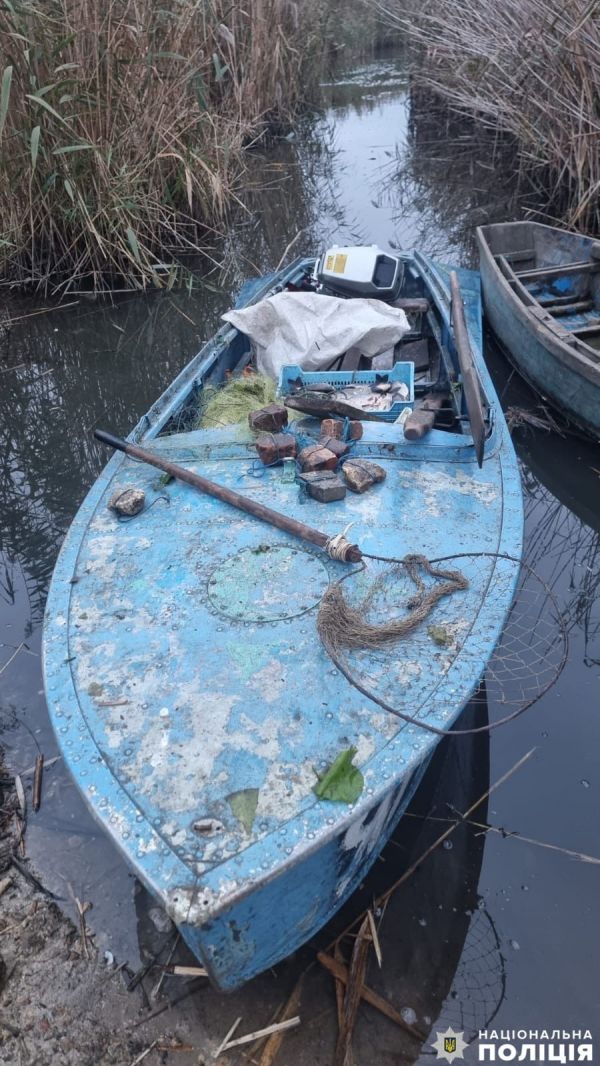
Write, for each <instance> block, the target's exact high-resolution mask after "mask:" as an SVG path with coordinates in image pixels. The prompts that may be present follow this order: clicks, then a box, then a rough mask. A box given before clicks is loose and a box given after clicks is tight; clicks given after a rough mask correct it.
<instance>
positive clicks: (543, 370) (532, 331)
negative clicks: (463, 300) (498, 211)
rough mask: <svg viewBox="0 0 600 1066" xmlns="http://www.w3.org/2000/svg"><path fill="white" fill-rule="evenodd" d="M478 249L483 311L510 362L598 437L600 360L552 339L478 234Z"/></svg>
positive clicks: (560, 408)
mask: <svg viewBox="0 0 600 1066" xmlns="http://www.w3.org/2000/svg"><path fill="white" fill-rule="evenodd" d="M479 250H480V272H481V285H482V290H483V305H484V310H485V315H486V318H487V320H488V322H489V324H490V326H491V328H492V330H493V332H494V333H495V335H496V336H497V337H498V339H499V340H500V342H501V344H502V346H503V348H504V349H505V351H506V353H507V355H508V358H509V359H510V361H511V363H512V364H513V366H514V367H515V368H516V370H518V372H519V374H521V376H522V377H523V378H524V379H525V381H527V383H528V384H529V385H530V386H531V387H532V388H533V389H535V391H536V392H538V393H540V394H541V395H542V396H543V397H546V398H547V399H548V400H549V401H550V403H551V404H552V405H553V406H554V407H555V408H556V409H557V410H559V411H560V412H561V413H562V414H563V415H564V416H565V417H566V418H567V419H568V420H569V421H571V422H573V423H574V424H575V425H576V426H577V427H578V428H579V429H581V430H583V431H584V432H585V433H587V434H589V435H590V436H592V437H594V438H595V439H600V363H599V364H598V366H597V367H594V366H593V364H591V363H589V362H587V361H586V359H585V357H581V356H579V355H577V354H576V353H574V352H573V351H570V350H569V346H568V345H567V344H565V343H563V342H561V341H560V340H558V339H554V338H553V337H552V336H551V334H550V333H549V331H548V330H547V329H545V328H544V326H543V325H542V324H540V322H539V321H536V320H535V318H534V317H533V316H532V314H531V310H530V308H528V307H527V306H525V304H523V303H522V302H521V300H519V298H518V297H517V296H516V295H515V293H514V292H513V291H512V289H511V286H510V285H509V283H508V281H507V280H506V278H504V277H503V275H502V274H501V272H500V271H499V269H498V267H497V265H496V263H495V261H494V257H493V255H492V253H491V251H490V248H489V246H488V244H487V242H486V241H485V240H483V239H482V238H481V237H479Z"/></svg>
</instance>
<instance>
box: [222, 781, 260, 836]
mask: <svg viewBox="0 0 600 1066" xmlns="http://www.w3.org/2000/svg"><path fill="white" fill-rule="evenodd" d="M227 802H228V804H229V806H230V807H231V811H232V814H233V816H234V818H237V820H238V822H241V823H242V825H243V827H244V829H245V830H246V832H247V833H248V834H250V833H251V832H252V826H253V824H254V816H255V814H256V808H257V806H258V789H257V788H243V789H241V790H240V791H239V792H231V793H230V794H229V796H228V797H227Z"/></svg>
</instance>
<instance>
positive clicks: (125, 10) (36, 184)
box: [0, 0, 332, 293]
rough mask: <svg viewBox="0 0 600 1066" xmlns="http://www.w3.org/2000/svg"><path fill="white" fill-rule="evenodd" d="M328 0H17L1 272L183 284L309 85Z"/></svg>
mask: <svg viewBox="0 0 600 1066" xmlns="http://www.w3.org/2000/svg"><path fill="white" fill-rule="evenodd" d="M331 14H332V12H331V11H330V12H329V15H328V16H327V15H324V14H323V8H322V6H321V5H319V4H318V3H317V0H297V2H296V0H248V2H247V3H245V4H235V3H233V4H232V3H230V2H228V0H161V2H160V3H159V2H158V0H11V2H10V3H9V2H8V0H5V2H4V3H2V4H1V5H0V57H1V58H0V277H2V278H3V279H8V280H11V281H13V282H16V283H19V284H29V285H31V286H34V287H35V288H37V289H41V290H43V291H45V292H60V293H66V292H68V291H72V290H73V289H79V288H82V287H91V288H95V289H102V288H105V287H106V285H107V284H108V285H113V286H117V287H118V286H125V287H144V286H147V285H149V284H150V285H157V286H164V285H172V284H174V283H175V281H176V280H177V277H178V274H177V266H176V265H174V263H175V260H176V259H177V258H178V257H180V256H181V255H182V253H186V252H196V251H197V250H198V249H199V248H200V247H205V246H206V243H207V240H208V241H210V233H211V230H212V229H213V227H215V226H218V225H219V223H220V221H221V220H222V219H223V216H224V214H225V212H226V210H227V207H228V205H229V204H230V203H231V200H232V197H234V196H235V192H236V187H237V181H238V179H239V176H240V173H241V171H242V170H243V165H244V163H243V159H244V149H245V148H246V147H247V146H248V144H249V142H251V141H252V139H253V138H256V137H259V136H261V134H262V133H264V131H265V129H267V128H268V127H269V126H272V124H273V123H281V122H282V121H285V120H286V119H287V118H289V116H290V115H291V114H292V113H293V112H294V110H295V109H296V108H297V106H298V104H299V102H300V101H301V99H303V98H305V97H306V96H307V95H308V94H309V93H310V88H311V85H312V83H313V81H314V74H315V71H318V69H319V65H320V61H321V58H322V54H323V50H324V47H325V45H324V41H325V40H326V39H327V36H328V34H327V32H326V27H325V26H324V20H325V19H326V17H330V16H331Z"/></svg>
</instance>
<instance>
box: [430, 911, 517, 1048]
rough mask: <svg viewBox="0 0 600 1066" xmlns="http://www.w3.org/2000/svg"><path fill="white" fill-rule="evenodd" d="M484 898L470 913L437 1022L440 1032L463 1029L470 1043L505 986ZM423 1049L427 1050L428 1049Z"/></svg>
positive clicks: (495, 1008) (488, 1019) (499, 1000)
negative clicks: (450, 985) (460, 950)
mask: <svg viewBox="0 0 600 1066" xmlns="http://www.w3.org/2000/svg"><path fill="white" fill-rule="evenodd" d="M481 902H482V901H480V905H479V906H478V908H477V909H476V910H475V911H474V912H473V915H472V917H471V922H470V925H469V931H468V933H467V936H466V938H465V946H464V949H463V951H462V954H461V958H460V962H459V964H458V966H457V969H456V973H455V975H454V980H453V982H452V988H451V989H450V993H449V995H448V997H447V998H446V1000H445V1002H444V1004H443V1006H442V1009H441V1012H440V1014H439V1016H438V1018H437V1019H436V1022H435V1029H436V1030H437V1031H438V1032H441V1031H443V1030H444V1029H446V1028H448V1026H450V1027H451V1028H453V1029H454V1030H455V1031H457V1032H463V1033H464V1039H465V1040H466V1042H467V1044H470V1043H471V1042H472V1041H473V1040H475V1039H476V1037H477V1035H478V1033H479V1030H480V1029H487V1027H488V1026H489V1025H490V1024H491V1022H492V1021H493V1019H494V1017H495V1016H496V1014H497V1013H498V1010H499V1008H500V1006H501V1004H502V1001H503V999H504V994H505V989H506V972H505V964H504V958H503V955H502V951H501V947H500V938H499V936H498V932H497V930H496V927H495V925H494V922H493V920H492V917H491V915H490V914H489V913H488V912H487V911H486V910H485V909H484V908H483V907H482V906H481ZM424 1053H425V1054H428V1053H429V1052H428V1049H427V1050H426V1051H424ZM432 1054H434V1053H433V1052H432Z"/></svg>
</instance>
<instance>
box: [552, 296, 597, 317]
mask: <svg viewBox="0 0 600 1066" xmlns="http://www.w3.org/2000/svg"><path fill="white" fill-rule="evenodd" d="M540 306H541V307H544V308H545V309H546V310H547V311H549V312H550V314H551V315H554V317H555V318H558V317H560V315H581V314H583V312H584V311H592V310H593V308H594V304H593V301H592V300H576V301H575V303H571V304H560V305H559V306H558V307H549V306H548V304H540Z"/></svg>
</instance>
